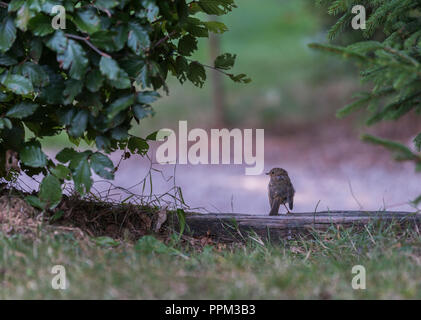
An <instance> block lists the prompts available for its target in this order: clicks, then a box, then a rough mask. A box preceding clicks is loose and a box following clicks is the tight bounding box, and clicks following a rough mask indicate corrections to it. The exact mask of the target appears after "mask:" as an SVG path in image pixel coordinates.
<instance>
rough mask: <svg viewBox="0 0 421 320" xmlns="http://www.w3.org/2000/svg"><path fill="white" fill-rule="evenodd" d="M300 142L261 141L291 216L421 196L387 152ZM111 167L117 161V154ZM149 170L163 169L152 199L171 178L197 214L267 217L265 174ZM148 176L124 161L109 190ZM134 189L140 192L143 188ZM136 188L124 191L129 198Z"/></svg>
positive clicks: (232, 169) (134, 161) (419, 185)
mask: <svg viewBox="0 0 421 320" xmlns="http://www.w3.org/2000/svg"><path fill="white" fill-rule="evenodd" d="M334 139H336V138H334ZM307 140H308V139H307ZM307 140H303V141H300V139H295V140H294V139H291V138H286V139H266V142H265V170H266V171H267V170H269V169H271V168H272V167H275V166H280V167H283V168H285V169H286V170H287V171H288V172H289V174H290V177H291V179H292V181H293V184H294V186H295V189H296V196H295V201H294V211H301V212H303V211H310V212H312V211H314V210H315V209H316V207H317V210H319V211H320V210H329V209H337V210H338V209H344V210H353V209H363V210H377V209H384V208H386V209H389V210H390V209H391V210H409V211H413V210H414V209H413V207H411V206H410V205H408V203H409V201H411V200H413V199H415V198H416V197H417V196H418V195H419V194H420V193H421V180H420V176H419V175H416V174H415V173H414V169H413V166H412V165H411V164H409V163H408V164H407V163H396V162H394V161H393V160H392V159H391V158H390V154H389V153H388V152H387V151H385V150H382V149H381V148H376V147H372V146H367V145H365V144H363V143H362V142H359V141H358V140H357V139H355V140H350V141H348V142H347V141H344V140H341V142H340V144H339V145H338V141H336V143H334V141H329V138H327V139H326V138H324V140H323V141H324V142H323V144H321V143H319V144H318V145H315V144H314V143H311V142H309V141H307ZM113 160H115V161H118V155H116V156H115V158H114V159H113ZM154 168H156V169H159V170H162V174H161V173H159V172H153V173H152V177H153V192H154V193H158V194H160V193H164V192H166V191H168V190H169V189H170V188H171V187H172V186H173V185H174V180H173V178H171V177H174V176H175V184H176V185H177V186H180V187H181V189H182V192H183V197H184V199H185V201H186V203H187V204H189V205H190V206H191V207H203V208H205V209H206V210H208V211H210V212H229V213H230V212H236V213H253V214H266V213H268V212H269V204H268V198H267V184H268V177H267V176H266V175H264V174H262V175H260V176H246V175H245V171H244V169H245V167H243V166H240V165H177V166H176V167H175V166H174V165H154ZM148 170H149V161H147V160H145V159H142V158H140V157H138V156H134V157H132V158H131V159H128V160H125V161H123V162H122V164H121V166H120V169H119V170H118V173H117V175H116V181H115V185H118V186H122V187H130V186H132V185H134V184H135V183H137V182H138V181H140V180H141V179H143V177H144V176H145V175H146V173H147V172H148ZM174 170H175V171H174ZM174 173H175V174H174ZM164 177H165V179H164ZM166 179H169V181H166ZM136 188H138V190H139V192H141V188H142V186H138V187H136ZM136 188H134V190H131V191H132V192H136ZM146 190H148V187H147V188H146ZM319 201H320V202H319ZM318 202H319V204H318Z"/></svg>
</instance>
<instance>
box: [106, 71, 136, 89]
mask: <svg viewBox="0 0 421 320" xmlns="http://www.w3.org/2000/svg"><path fill="white" fill-rule="evenodd" d="M108 82H109V83H110V84H111V85H112V86H113V87H114V88H117V89H127V88H130V87H131V85H132V83H131V81H130V79H129V75H128V74H127V72H126V71H124V70H123V69H120V70H119V71H118V73H117V79H116V80H108Z"/></svg>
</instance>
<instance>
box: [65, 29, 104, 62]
mask: <svg viewBox="0 0 421 320" xmlns="http://www.w3.org/2000/svg"><path fill="white" fill-rule="evenodd" d="M65 36H66V37H67V38H72V39H76V40H81V41H84V42H85V43H86V44H87V45H88V46H89V47H91V49H92V50H94V51H95V52H96V53H98V54H99V55H101V56H103V57H106V58H111V56H110V55H109V54H107V53H105V52H102V51H101V50H99V49H98V48H97V47H95V46H94V45H93V44H92V43H91V42H90V41H89V36H87V37H81V36H77V35H74V34H69V33H66V34H65Z"/></svg>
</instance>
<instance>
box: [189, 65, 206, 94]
mask: <svg viewBox="0 0 421 320" xmlns="http://www.w3.org/2000/svg"><path fill="white" fill-rule="evenodd" d="M187 78H188V79H189V80H190V81H191V82H192V83H193V84H194V85H195V86H197V87H200V88H201V87H203V84H204V83H205V80H206V71H205V68H204V67H203V66H202V65H201V64H200V63H198V62H196V61H193V62H191V63H190V64H189V69H188V71H187Z"/></svg>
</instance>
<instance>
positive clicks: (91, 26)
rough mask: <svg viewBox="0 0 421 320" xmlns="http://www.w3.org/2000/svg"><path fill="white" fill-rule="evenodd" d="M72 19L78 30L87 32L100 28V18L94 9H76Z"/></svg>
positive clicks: (93, 31) (91, 32)
mask: <svg viewBox="0 0 421 320" xmlns="http://www.w3.org/2000/svg"><path fill="white" fill-rule="evenodd" d="M73 21H74V23H75V24H76V26H77V27H78V28H79V30H81V31H82V32H86V33H88V34H93V33H95V32H97V31H99V30H101V20H100V19H99V17H98V16H97V14H96V12H95V10H91V9H88V10H85V11H77V12H76V15H75V17H74V19H73Z"/></svg>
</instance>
